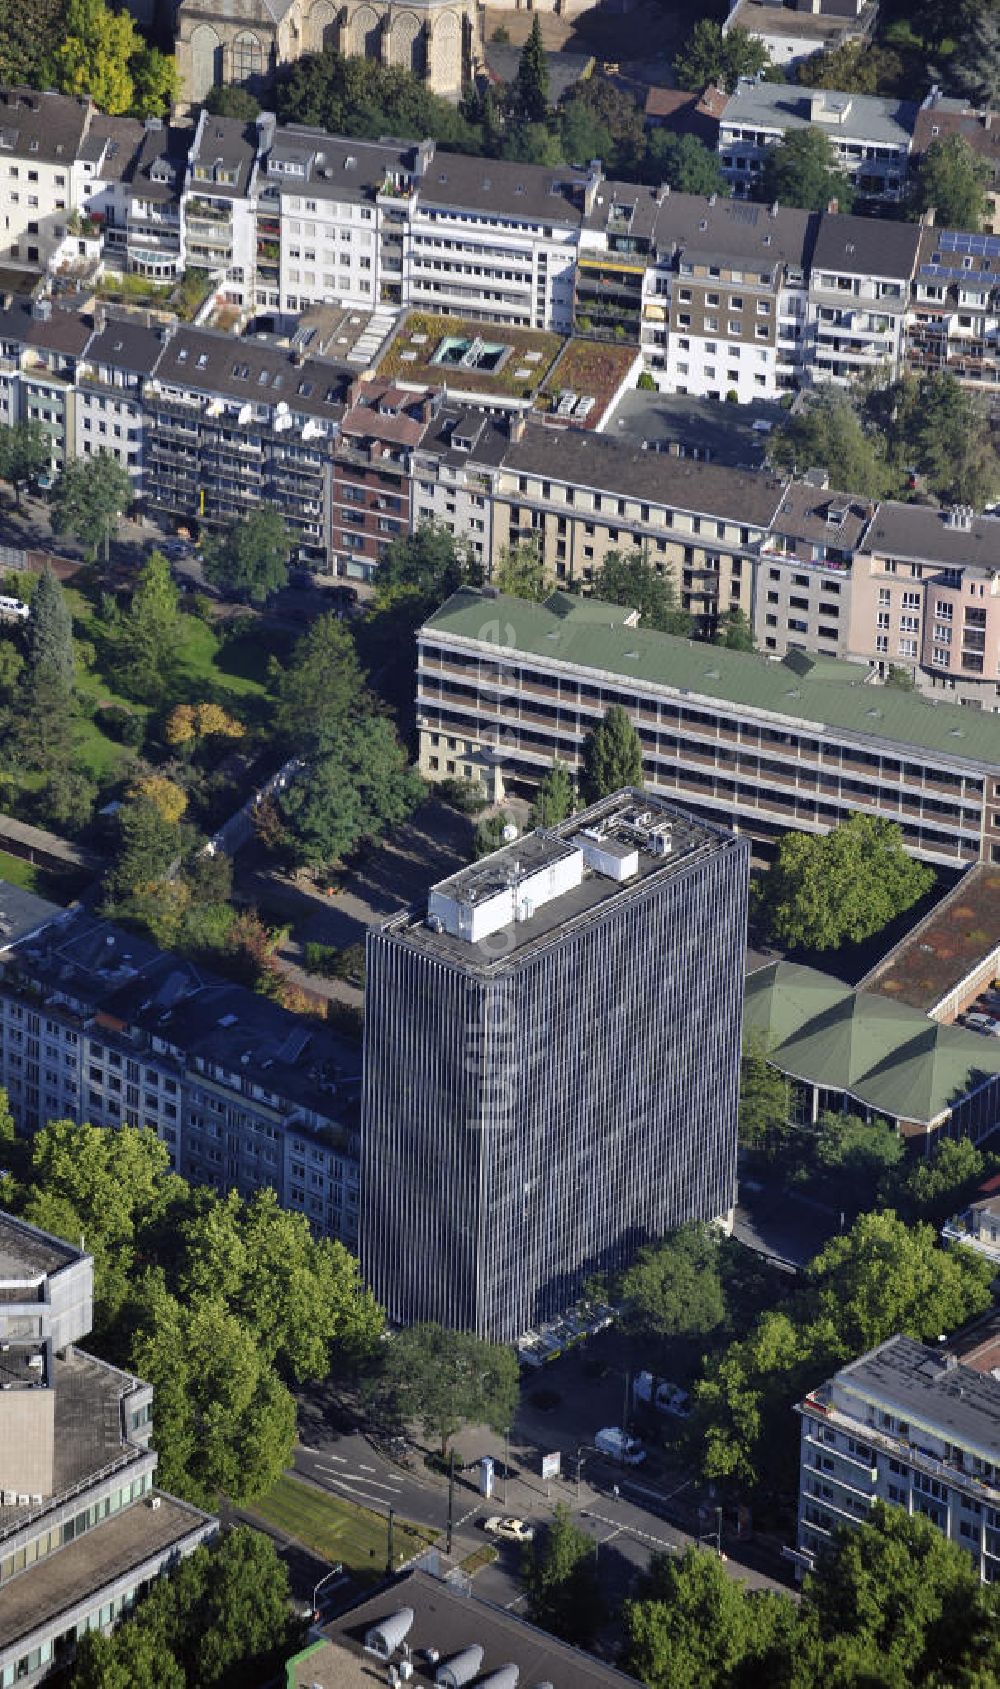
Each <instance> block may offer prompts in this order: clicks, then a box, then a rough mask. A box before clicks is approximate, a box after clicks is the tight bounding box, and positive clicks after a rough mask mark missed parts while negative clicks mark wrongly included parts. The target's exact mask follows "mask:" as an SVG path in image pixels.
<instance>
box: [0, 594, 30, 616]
mask: <svg viewBox="0 0 1000 1689" xmlns="http://www.w3.org/2000/svg"><path fill="white" fill-rule="evenodd" d="M28 615H29V610H28V606H27V604H25V603H23V602H22V600H21V599H20V598H7V597H5V596H3V595H2V594H0V616H17V618H18V620H19V621H22V622H26V621H27V619H28Z"/></svg>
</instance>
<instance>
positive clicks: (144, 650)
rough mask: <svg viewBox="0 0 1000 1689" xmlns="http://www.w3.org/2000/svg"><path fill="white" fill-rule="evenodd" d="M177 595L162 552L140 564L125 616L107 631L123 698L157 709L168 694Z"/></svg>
mask: <svg viewBox="0 0 1000 1689" xmlns="http://www.w3.org/2000/svg"><path fill="white" fill-rule="evenodd" d="M181 625H182V624H181V609H180V593H179V591H178V589H177V586H176V584H175V582H174V579H173V577H172V575H171V573H170V564H169V563H168V562H167V560H166V558H165V557H164V556H163V554H162V552H159V551H154V552H153V553H152V554H151V555H150V557H149V558H147V560H146V562H145V563H144V564H143V566H142V569H141V570H140V573H139V579H138V581H137V583H136V587H135V591H134V592H133V594H132V601H131V603H130V605H129V607H128V609H127V611H126V612H125V613H124V614H123V615H122V616H120V617H119V618H118V619H117V620H116V622H115V623H114V625H113V629H112V636H113V639H114V643H115V648H116V657H117V662H118V671H117V672H118V674H119V676H120V680H121V684H122V688H123V690H124V691H125V693H126V694H127V695H128V696H131V697H133V698H140V699H143V700H144V701H145V702H147V703H158V702H160V701H161V700H162V699H163V698H165V697H166V696H167V695H168V694H169V693H170V691H171V690H172V686H173V682H174V679H175V674H176V666H177V653H178V649H179V647H180V644H181Z"/></svg>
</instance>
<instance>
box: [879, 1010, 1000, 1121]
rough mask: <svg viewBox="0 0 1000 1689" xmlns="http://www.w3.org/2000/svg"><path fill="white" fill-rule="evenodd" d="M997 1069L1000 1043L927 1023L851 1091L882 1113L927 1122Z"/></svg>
mask: <svg viewBox="0 0 1000 1689" xmlns="http://www.w3.org/2000/svg"><path fill="white" fill-rule="evenodd" d="M997 1073H1000V1043H998V1042H997V1041H995V1040H993V1039H990V1038H983V1037H981V1036H980V1034H979V1033H977V1032H966V1031H964V1030H963V1029H962V1028H961V1027H959V1026H939V1025H938V1023H937V1022H936V1021H932V1022H931V1023H930V1025H929V1026H927V1027H925V1029H924V1031H923V1032H922V1033H921V1034H920V1035H919V1037H917V1038H915V1039H914V1041H913V1043H912V1044H906V1045H904V1046H903V1048H902V1049H900V1050H897V1051H895V1052H894V1054H893V1055H892V1056H891V1057H890V1058H889V1059H888V1061H886V1062H883V1063H882V1064H881V1065H880V1066H879V1067H875V1068H873V1069H872V1071H871V1073H867V1074H866V1075H865V1077H864V1079H863V1080H862V1082H861V1084H860V1085H855V1086H854V1094H855V1096H857V1097H860V1099H861V1101H862V1102H866V1103H868V1104H870V1106H871V1107H872V1108H877V1109H879V1110H880V1111H881V1112H882V1113H883V1114H891V1115H894V1116H897V1117H899V1116H905V1117H906V1118H907V1119H909V1120H919V1121H921V1122H922V1123H924V1124H929V1123H930V1122H931V1121H932V1120H936V1119H938V1118H939V1117H940V1116H941V1115H942V1114H946V1113H947V1112H948V1110H949V1109H950V1108H951V1107H952V1106H953V1105H954V1104H955V1103H956V1102H958V1101H959V1099H960V1098H961V1097H964V1096H967V1095H968V1093H969V1092H970V1091H975V1090H977V1089H978V1087H979V1086H980V1085H981V1084H982V1083H983V1081H984V1080H985V1079H988V1078H989V1077H990V1076H991V1075H993V1074H997Z"/></svg>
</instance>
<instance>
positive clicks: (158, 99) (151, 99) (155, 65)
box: [129, 47, 180, 117]
mask: <svg viewBox="0 0 1000 1689" xmlns="http://www.w3.org/2000/svg"><path fill="white" fill-rule="evenodd" d="M129 68H130V70H131V72H132V110H133V111H134V112H135V114H136V116H137V117H164V116H165V115H166V114H167V112H169V110H170V108H171V106H172V105H173V104H174V102H175V101H176V99H177V96H178V94H179V92H180V78H179V76H178V73H177V66H176V64H175V63H174V58H173V55H172V54H171V53H161V52H160V50H159V48H158V47H140V49H139V51H138V52H137V53H136V54H135V55H134V57H133V59H132V61H131V64H130V67H129Z"/></svg>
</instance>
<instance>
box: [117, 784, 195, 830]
mask: <svg viewBox="0 0 1000 1689" xmlns="http://www.w3.org/2000/svg"><path fill="white" fill-rule="evenodd" d="M129 797H132V798H146V799H148V801H149V802H150V803H151V804H152V805H153V807H154V808H155V809H157V810H159V812H160V814H161V816H162V817H163V819H164V821H167V822H169V823H170V824H171V825H173V826H176V824H177V822H178V821H180V819H181V817H182V815H183V814H184V811H185V810H186V809H187V806H188V796H187V793H186V792H185V790H184V788H183V786H178V785H177V784H176V782H175V781H173V780H168V779H167V776H166V775H165V774H144V775H142V776H141V778H140V779H138V780H137V781H136V782H135V784H134V785H133V786H131V787H130V788H129Z"/></svg>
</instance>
